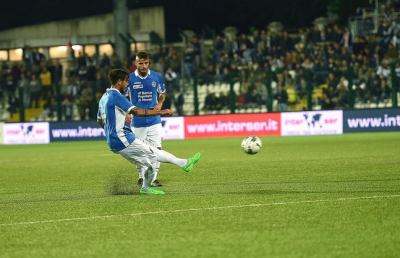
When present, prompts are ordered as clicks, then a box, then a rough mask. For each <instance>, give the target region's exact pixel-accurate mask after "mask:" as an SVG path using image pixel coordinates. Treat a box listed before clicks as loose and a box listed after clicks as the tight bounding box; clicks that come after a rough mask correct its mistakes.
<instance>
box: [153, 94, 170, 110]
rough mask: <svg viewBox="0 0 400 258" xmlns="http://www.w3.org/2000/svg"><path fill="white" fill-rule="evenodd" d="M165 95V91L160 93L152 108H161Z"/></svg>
mask: <svg viewBox="0 0 400 258" xmlns="http://www.w3.org/2000/svg"><path fill="white" fill-rule="evenodd" d="M166 95H167V94H166V93H161V94H160V95H159V98H158V103H157V105H155V106H154V110H161V108H162V105H163V104H164V101H165V97H166Z"/></svg>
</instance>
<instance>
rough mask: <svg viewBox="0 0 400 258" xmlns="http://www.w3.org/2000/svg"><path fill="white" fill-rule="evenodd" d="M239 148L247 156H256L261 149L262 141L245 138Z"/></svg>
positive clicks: (253, 137)
mask: <svg viewBox="0 0 400 258" xmlns="http://www.w3.org/2000/svg"><path fill="white" fill-rule="evenodd" d="M240 146H241V147H242V149H243V150H244V152H246V153H247V154H256V153H258V152H259V151H260V149H261V147H262V141H261V139H260V138H258V137H257V136H247V137H246V138H244V139H243V141H242V144H241V145H240Z"/></svg>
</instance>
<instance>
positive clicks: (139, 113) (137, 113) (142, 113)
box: [130, 107, 172, 116]
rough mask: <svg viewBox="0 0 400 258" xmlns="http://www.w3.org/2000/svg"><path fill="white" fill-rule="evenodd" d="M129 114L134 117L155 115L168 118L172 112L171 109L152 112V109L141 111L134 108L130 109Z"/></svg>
mask: <svg viewBox="0 0 400 258" xmlns="http://www.w3.org/2000/svg"><path fill="white" fill-rule="evenodd" d="M130 113H131V114H133V115H135V116H155V115H162V116H169V115H172V110H171V109H162V110H154V109H142V108H137V107H135V108H133V109H131V111H130Z"/></svg>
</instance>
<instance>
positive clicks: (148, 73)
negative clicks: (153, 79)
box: [135, 69, 150, 79]
mask: <svg viewBox="0 0 400 258" xmlns="http://www.w3.org/2000/svg"><path fill="white" fill-rule="evenodd" d="M135 75H136V76H137V77H139V78H140V79H146V78H147V76H149V75H150V69H149V71H148V72H147V74H146V76H145V77H142V76H140V74H139V72H138V70H135Z"/></svg>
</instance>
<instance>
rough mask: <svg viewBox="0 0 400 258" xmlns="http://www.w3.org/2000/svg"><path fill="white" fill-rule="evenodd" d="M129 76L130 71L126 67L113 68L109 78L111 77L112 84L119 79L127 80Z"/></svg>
mask: <svg viewBox="0 0 400 258" xmlns="http://www.w3.org/2000/svg"><path fill="white" fill-rule="evenodd" d="M128 76H129V72H128V71H127V70H125V69H121V68H118V69H112V70H111V71H110V73H109V74H108V79H110V81H111V84H112V85H114V84H116V83H117V82H118V80H121V81H123V80H126V79H127V78H128Z"/></svg>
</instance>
